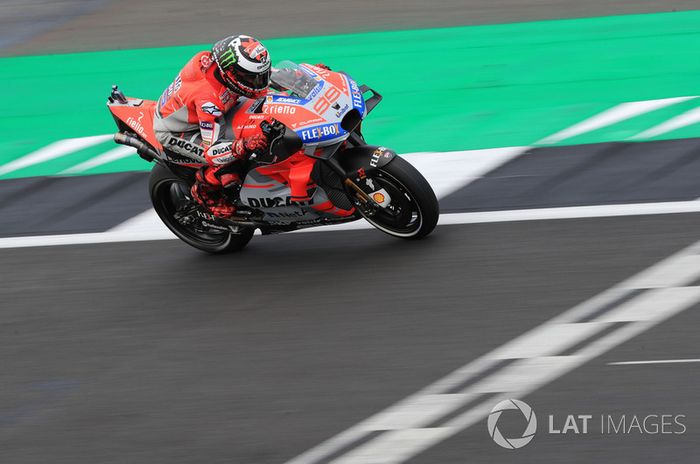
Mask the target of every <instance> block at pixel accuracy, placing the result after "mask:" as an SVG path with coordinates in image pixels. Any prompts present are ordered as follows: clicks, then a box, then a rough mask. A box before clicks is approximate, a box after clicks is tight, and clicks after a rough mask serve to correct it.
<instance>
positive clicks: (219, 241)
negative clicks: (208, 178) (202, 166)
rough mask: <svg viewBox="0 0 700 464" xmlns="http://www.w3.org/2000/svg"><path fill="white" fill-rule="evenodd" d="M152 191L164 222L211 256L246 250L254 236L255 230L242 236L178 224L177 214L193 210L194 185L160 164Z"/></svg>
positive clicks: (152, 179) (194, 224)
mask: <svg viewBox="0 0 700 464" xmlns="http://www.w3.org/2000/svg"><path fill="white" fill-rule="evenodd" d="M149 191H150V195H151V202H152V203H153V208H154V209H155V210H156V213H158V216H159V217H160V219H161V221H163V223H164V224H165V225H166V226H167V227H168V229H170V230H171V231H172V232H173V233H174V234H175V235H176V236H177V237H178V238H179V239H180V240H182V241H183V242H185V243H187V244H188V245H191V246H193V247H195V248H198V249H200V250H203V251H206V252H208V253H231V252H234V251H239V250H241V249H243V248H244V247H245V246H246V245H247V244H248V242H250V239H251V238H252V237H253V232H254V231H255V230H254V229H252V228H244V229H241V232H240V233H237V234H234V233H232V232H226V231H220V230H213V229H204V228H202V227H201V225H200V224H199V223H198V222H191V223H184V222H186V221H178V219H177V217H176V216H177V214H178V213H182V212H183V211H185V210H187V209H191V207H192V204H193V200H192V197H191V196H190V186H189V185H188V183H187V182H185V181H184V180H183V179H181V178H179V177H177V176H176V175H175V174H173V173H172V172H170V170H168V169H167V168H165V167H163V166H161V165H159V164H157V165H156V166H155V167H154V168H153V170H152V171H151V177H150V181H149Z"/></svg>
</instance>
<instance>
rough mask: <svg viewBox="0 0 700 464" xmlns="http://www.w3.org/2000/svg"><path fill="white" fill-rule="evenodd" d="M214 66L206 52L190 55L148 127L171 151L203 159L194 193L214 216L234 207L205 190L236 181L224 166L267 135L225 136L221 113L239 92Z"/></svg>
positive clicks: (263, 143)
mask: <svg viewBox="0 0 700 464" xmlns="http://www.w3.org/2000/svg"><path fill="white" fill-rule="evenodd" d="M215 70H216V65H215V64H213V61H212V59H211V53H210V52H208V51H204V52H200V53H197V54H196V55H195V56H193V57H192V59H190V61H189V62H188V63H187V64H186V65H185V67H184V68H182V70H181V71H180V73H179V74H178V75H177V77H176V78H175V80H174V81H173V82H172V84H170V85H169V86H168V87H167V88H166V89H165V91H164V92H163V95H162V96H161V97H160V99H159V100H158V104H157V105H156V110H155V117H154V123H153V128H154V131H155V134H156V138H157V139H158V141H159V142H160V143H161V144H162V145H163V148H164V149H165V150H166V151H168V152H170V154H171V155H172V154H176V155H180V156H183V157H186V158H190V159H192V160H194V161H195V162H200V163H204V162H206V163H207V165H208V166H207V167H206V168H204V169H202V170H200V171H199V172H198V173H197V184H195V188H193V195H194V196H195V198H196V199H197V200H198V201H200V203H203V204H206V206H208V207H209V209H211V210H212V212H214V213H215V214H218V215H220V216H230V215H231V214H233V212H234V211H235V208H233V206H232V205H230V204H228V202H225V201H221V200H222V199H221V198H218V199H216V200H215V199H213V198H210V196H209V195H208V193H210V192H211V191H213V190H217V189H219V190H220V189H221V188H223V187H230V186H232V185H234V186H235V185H236V184H237V185H240V175H239V174H238V173H236V172H231V169H225V170H224V169H223V168H224V167H227V166H229V165H231V164H232V163H234V162H236V161H238V160H243V159H245V158H246V156H248V155H249V154H250V153H252V152H253V151H255V150H257V149H260V148H265V146H266V145H267V139H266V138H265V137H264V136H263V135H262V134H258V135H255V136H253V137H249V138H246V139H240V140H236V141H234V140H233V134H229V136H228V137H226V135H227V134H226V133H227V131H226V130H225V127H224V126H223V124H224V118H223V115H224V114H225V113H226V112H227V111H228V110H230V109H231V108H232V107H233V106H234V105H235V104H236V103H237V102H238V99H239V95H237V94H235V93H233V92H231V91H230V90H229V89H228V88H227V87H226V86H225V85H224V84H222V83H221V82H219V80H217V79H216V77H215V75H214V72H215ZM229 132H230V131H229ZM220 171H221V172H220ZM202 186H205V187H210V188H206V189H202V188H200V187H202Z"/></svg>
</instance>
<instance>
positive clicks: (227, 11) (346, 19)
mask: <svg viewBox="0 0 700 464" xmlns="http://www.w3.org/2000/svg"><path fill="white" fill-rule="evenodd" d="M33 3H36V4H35V5H32V6H31V9H30V8H29V7H27V8H26V10H25V11H23V13H26V14H24V15H21V16H13V17H12V23H13V28H12V29H5V30H2V29H0V31H2V32H0V45H1V44H3V43H5V44H7V45H10V44H11V43H13V42H16V40H12V39H13V36H15V35H16V34H17V32H15V31H16V30H20V29H21V30H22V31H23V32H22V34H26V33H27V32H29V31H32V32H34V33H35V36H34V37H33V38H31V39H29V40H24V39H26V37H24V36H23V40H24V42H23V43H21V44H15V45H10V46H7V47H5V48H4V49H3V48H0V54H4V55H18V54H37V53H39V54H43V53H59V52H70V51H84V50H105V49H109V50H111V49H123V48H134V47H154V46H162V45H182V44H192V43H209V42H212V41H213V40H215V39H216V38H218V37H221V36H226V35H229V34H232V33H249V34H253V35H257V36H260V37H262V38H268V37H287V36H308V35H320V34H337V33H342V32H359V31H373V30H389V29H411V28H424V27H445V26H460V25H471V24H488V23H505V22H519V21H533V20H542V19H555V18H576V17H588V16H603V15H614V14H632V13H650V12H661V11H677V10H692V9H700V2H698V0H666V1H663V2H659V1H656V0H615V1H611V0H590V1H586V2H583V1H580V0H435V1H430V2H427V1H424V0H352V1H349V0H324V1H319V0H294V1H291V2H278V1H275V0H257V1H246V2H243V1H239V0H236V1H230V0H209V1H206V2H192V1H190V0H167V1H165V0H159V1H142V0H112V1H110V2H109V3H108V4H107V5H106V6H104V7H103V8H100V9H98V10H97V11H93V12H87V13H86V14H83V15H81V16H80V17H77V18H75V19H72V20H68V21H65V22H62V23H58V24H54V27H53V29H52V30H49V31H46V30H45V27H43V26H42V25H43V24H45V23H46V21H51V20H52V18H53V15H54V11H53V10H54V8H55V4H56V2H48V1H46V2H41V3H39V0H34V2H33ZM84 3H89V2H84Z"/></svg>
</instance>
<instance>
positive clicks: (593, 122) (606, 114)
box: [537, 97, 698, 145]
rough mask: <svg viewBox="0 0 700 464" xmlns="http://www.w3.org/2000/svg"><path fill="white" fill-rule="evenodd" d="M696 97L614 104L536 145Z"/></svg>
mask: <svg viewBox="0 0 700 464" xmlns="http://www.w3.org/2000/svg"><path fill="white" fill-rule="evenodd" d="M693 98H698V97H675V98H663V99H661V100H646V101H639V102H631V103H622V104H620V105H617V106H614V107H612V108H610V109H608V110H606V111H603V112H602V113H599V114H597V115H595V116H593V117H591V118H588V119H586V120H584V121H581V122H579V123H577V124H574V125H573V126H571V127H568V128H566V129H564V130H562V131H559V132H557V133H556V134H552V135H550V136H549V137H546V138H544V139H542V140H540V141H539V142H537V144H538V145H551V144H554V143H559V142H561V141H562V140H565V139H570V138H572V137H575V136H577V135H581V134H585V133H586V132H591V131H594V130H597V129H602V128H603V127H606V126H610V125H612V124H616V123H618V122H621V121H625V120H627V119H631V118H633V117H635V116H640V115H642V114H645V113H649V112H651V111H654V110H658V109H661V108H665V107H667V106H671V105H675V104H677V103H681V102H684V101H687V100H691V99H693Z"/></svg>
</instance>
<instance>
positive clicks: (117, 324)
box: [0, 214, 700, 463]
mask: <svg viewBox="0 0 700 464" xmlns="http://www.w3.org/2000/svg"><path fill="white" fill-rule="evenodd" d="M699 226H700V215H697V214H688V215H670V216H649V217H635V218H608V219H595V220H562V221H545V222H521V223H503V224H483V225H469V226H458V225H455V226H444V227H441V228H439V229H438V230H437V232H436V233H435V234H434V236H432V237H431V238H430V239H428V240H425V241H422V242H417V243H407V242H403V241H396V240H394V239H392V238H390V237H387V236H385V235H383V234H381V233H379V232H378V231H374V230H366V231H354V232H349V231H348V232H332V233H310V234H302V235H290V236H275V237H257V238H256V239H255V240H254V242H253V243H252V244H251V246H250V247H249V248H248V249H247V250H246V251H245V252H243V253H242V254H239V255H236V256H231V257H212V256H209V255H205V254H202V253H199V252H197V251H195V250H193V249H191V248H189V247H187V246H186V245H184V244H182V243H180V242H179V241H161V242H151V243H148V242H145V243H129V244H110V245H95V246H92V245H91V246H66V247H50V248H33V249H18V250H3V252H2V253H1V254H0V269H2V271H3V272H2V285H1V286H0V301H2V302H3V308H2V331H3V337H2V350H0V365H2V366H3V375H2V392H3V393H2V395H0V449H2V454H3V462H8V463H36V462H54V463H74V462H100V463H110V462H115V463H116V462H134V463H137V462H144V463H146V462H148V463H160V462H162V463H191V462H211V463H219V462H221V463H223V462H229V463H230V462H237V463H239V462H247V463H281V462H284V461H285V460H287V459H290V458H292V457H294V456H295V455H297V454H299V453H301V452H303V451H304V450H306V449H307V448H310V447H312V446H314V445H316V444H317V443H319V442H321V441H323V440H324V439H326V438H328V437H329V436H331V435H333V434H335V433H337V432H339V431H341V430H343V429H344V428H346V427H348V426H350V425H352V424H354V423H355V422H357V421H359V420H361V419H363V418H365V417H367V416H369V415H371V414H373V413H375V412H377V411H378V410H380V409H383V408H384V407H386V406H388V405H390V404H392V403H394V402H395V401H397V400H398V399H400V398H403V397H404V396H406V395H408V394H410V393H412V392H414V391H416V390H418V389H420V388H421V387H423V386H425V385H426V384H428V383H431V382H432V381H434V380H435V379H437V378H439V377H441V376H442V375H444V374H445V373H447V372H449V371H451V370H452V369H454V368H455V367H456V366H459V365H461V364H463V363H464V362H465V361H467V360H470V359H472V358H476V357H477V356H479V355H481V354H483V353H485V352H487V351H490V350H491V349H493V348H495V347H497V346H499V345H501V344H502V343H504V342H506V341H508V340H510V339H512V338H514V337H515V336H517V335H519V334H521V333H523V332H525V331H526V330H528V329H530V328H532V327H535V326H537V325H539V324H540V323H542V322H544V321H546V320H548V319H549V318H551V317H553V316H555V315H557V314H559V313H561V312H563V311H564V310H565V309H568V308H569V307H571V306H573V305H575V304H577V303H579V302H580V301H582V300H585V299H587V298H589V297H590V296H592V295H594V294H597V293H598V292H600V291H602V290H604V289H605V288H607V287H609V286H610V285H612V284H613V283H616V282H618V281H620V280H622V279H624V278H626V277H629V276H630V275H632V274H634V273H636V272H638V271H640V270H642V269H644V268H646V267H647V266H649V265H651V264H653V263H655V262H656V261H658V260H659V259H661V258H663V257H665V256H667V255H669V254H671V253H672V252H674V251H676V250H677V249H679V248H681V247H683V246H685V245H688V244H690V243H692V242H694V241H696V239H697V235H698V234H697V230H698V227H699ZM661 238H662V239H661ZM695 309H697V308H695ZM697 314H698V313H697V310H689V311H687V312H686V313H684V315H682V316H678V317H677V318H676V319H672V320H671V321H670V322H668V323H666V324H664V325H662V326H661V327H659V328H656V329H654V330H652V331H651V332H648V333H645V334H644V335H643V336H642V337H640V339H639V340H635V341H634V342H632V343H629V344H628V345H624V346H623V347H621V348H619V349H618V350H615V351H613V352H612V353H610V354H608V355H607V356H606V357H605V358H606V359H607V358H609V359H611V360H617V361H619V360H627V359H640V356H641V357H642V358H643V357H644V356H650V355H653V356H654V358H655V359H666V358H673V357H683V356H688V355H690V356H691V357H697V351H696V344H695V343H694V342H696V341H697V335H696V333H695V328H696V327H697V323H698V316H697ZM604 361H605V359H597V360H595V361H594V362H592V363H590V364H589V365H587V366H584V368H582V369H580V370H578V371H574V373H572V374H570V375H568V376H565V377H563V378H561V379H559V380H558V381H556V382H555V383H554V384H551V385H549V386H547V387H545V388H544V389H543V390H540V391H538V392H536V394H534V395H532V398H530V397H528V398H525V399H526V400H527V401H530V402H532V404H536V405H537V406H538V407H539V408H540V410H542V409H546V410H550V411H559V410H560V411H563V412H576V411H579V412H595V411H598V410H605V408H607V409H608V410H612V411H619V410H622V411H626V412H627V413H629V414H632V413H635V412H636V413H643V412H645V411H646V412H647V413H648V411H649V410H651V411H652V412H659V411H661V410H666V411H668V410H671V411H677V412H685V413H686V414H688V415H689V420H688V429H689V433H688V434H687V435H684V436H682V437H673V439H668V438H665V437H664V438H661V437H652V438H651V439H650V438H649V437H645V438H644V439H641V438H639V437H632V438H617V439H611V438H607V439H601V438H599V440H602V442H600V441H598V442H597V441H593V442H591V441H590V440H589V441H586V440H578V441H577V440H563V441H562V440H558V441H553V442H552V443H548V441H547V440H546V439H545V440H541V441H540V442H539V443H536V444H533V445H531V446H530V447H528V448H526V449H524V450H519V451H518V452H512V451H506V450H503V449H501V448H498V447H497V446H496V445H495V444H493V443H492V442H491V441H490V440H489V437H488V435H487V433H486V427H485V422H484V423H479V424H478V425H477V426H474V427H472V428H470V429H467V430H466V431H465V432H464V433H461V434H460V435H458V436H457V437H455V438H454V439H451V440H449V441H447V442H445V443H444V444H442V445H439V446H438V447H436V448H433V449H431V450H429V451H428V452H426V453H425V454H422V455H420V456H418V457H417V458H415V459H413V460H412V461H411V462H416V463H418V462H420V463H435V462H440V463H452V462H454V463H463V462H494V461H502V462H511V461H512V462H561V461H562V460H563V459H566V460H567V461H569V462H601V461H604V462H658V461H659V460H660V459H661V458H662V457H663V459H665V460H667V461H668V462H696V460H697V459H696V458H697V443H698V431H699V430H700V417H698V415H697V411H698V410H700V404H698V398H697V393H696V386H697V384H698V381H700V372H699V371H698V369H697V368H693V366H692V365H690V367H688V365H675V366H674V365H666V366H659V367H643V368H640V367H639V366H629V367H614V368H613V367H609V366H605V365H604ZM693 412H695V416H693Z"/></svg>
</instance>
